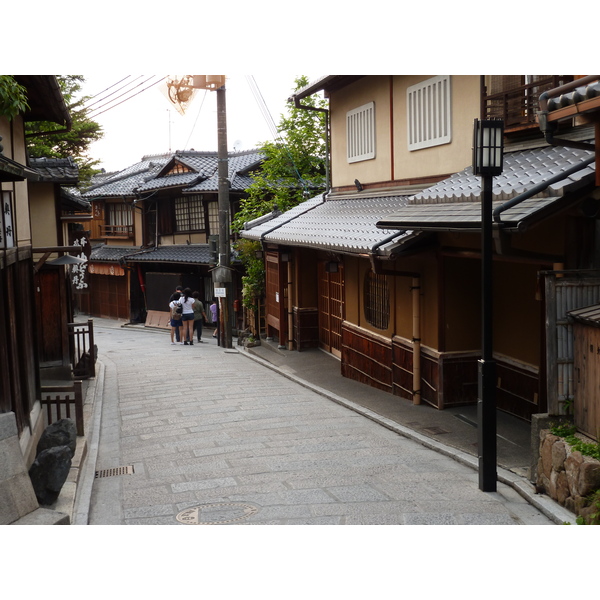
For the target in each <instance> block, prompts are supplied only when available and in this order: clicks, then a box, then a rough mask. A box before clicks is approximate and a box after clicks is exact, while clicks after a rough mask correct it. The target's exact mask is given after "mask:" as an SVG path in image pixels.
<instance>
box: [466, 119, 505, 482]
mask: <svg viewBox="0 0 600 600" xmlns="http://www.w3.org/2000/svg"><path fill="white" fill-rule="evenodd" d="M503 140H504V121H502V120H499V119H498V120H496V119H491V120H478V119H475V124H474V131H473V174H474V175H480V176H481V183H482V199H481V338H482V340H481V360H479V375H478V395H477V425H478V430H477V434H478V435H477V437H478V440H477V441H478V444H477V445H478V455H479V489H480V490H482V491H484V492H495V491H496V480H497V472H496V362H495V361H494V357H493V352H494V345H493V327H492V326H493V310H492V308H493V305H492V301H493V288H492V244H493V238H492V184H493V178H494V176H495V175H500V173H502V155H503Z"/></svg>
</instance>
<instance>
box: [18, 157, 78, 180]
mask: <svg viewBox="0 0 600 600" xmlns="http://www.w3.org/2000/svg"><path fill="white" fill-rule="evenodd" d="M29 166H30V167H31V169H33V170H34V171H36V172H37V173H39V174H40V175H41V181H51V182H53V183H71V184H73V183H77V181H78V179H79V167H78V166H77V163H76V162H75V161H74V160H73V158H71V157H70V156H69V157H68V158H30V159H29Z"/></svg>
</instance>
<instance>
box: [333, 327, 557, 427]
mask: <svg viewBox="0 0 600 600" xmlns="http://www.w3.org/2000/svg"><path fill="white" fill-rule="evenodd" d="M478 359H479V356H478V355H477V353H474V352H436V351H434V350H431V349H429V348H421V399H422V401H423V402H426V403H427V404H430V405H431V406H433V407H435V408H438V409H440V410H441V409H445V408H450V407H452V406H463V405H468V404H475V403H476V402H477V384H478V369H477V366H478V363H477V361H478ZM341 369H342V375H344V377H348V378H350V379H354V380H355V381H360V382H361V383H365V384H367V385H370V386H372V387H375V388H377V389H380V390H383V391H385V392H389V393H393V394H394V395H396V396H400V397H401V398H405V399H407V400H412V399H413V392H414V390H413V345H412V343H411V342H410V341H409V340H406V339H404V338H402V337H399V336H394V337H393V338H392V339H389V338H386V337H384V336H381V335H378V334H376V333H373V332H371V331H368V330H366V329H363V328H361V327H357V326H356V325H353V324H352V323H349V322H348V321H344V322H343V325H342V366H341ZM497 369H498V370H497V372H498V388H497V406H498V408H499V409H501V410H505V411H506V412H510V413H511V414H514V415H516V416H519V417H522V418H523V419H526V420H530V419H531V415H532V414H534V413H537V412H543V410H544V408H545V407H544V406H540V404H539V402H538V401H539V398H540V394H539V386H540V381H539V377H538V376H537V374H536V373H533V372H532V371H528V370H526V369H524V368H522V367H519V366H515V365H513V364H510V363H509V362H507V361H502V360H501V359H499V360H498V367H497ZM515 390H519V393H518V394H517V393H516V392H515Z"/></svg>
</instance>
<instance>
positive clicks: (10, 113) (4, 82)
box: [0, 75, 29, 121]
mask: <svg viewBox="0 0 600 600" xmlns="http://www.w3.org/2000/svg"><path fill="white" fill-rule="evenodd" d="M28 108H29V105H28V104H27V90H26V89H25V88H24V87H23V86H22V85H19V84H18V83H17V82H16V81H15V79H14V77H11V76H10V75H0V117H6V118H7V119H8V120H9V121H10V120H12V119H14V118H15V117H16V116H17V115H18V114H19V113H21V112H25V111H26V110H27V109H28Z"/></svg>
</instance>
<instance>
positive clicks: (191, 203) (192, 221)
mask: <svg viewBox="0 0 600 600" xmlns="http://www.w3.org/2000/svg"><path fill="white" fill-rule="evenodd" d="M175 229H176V231H204V229H205V222H204V205H203V204H202V196H201V195H193V196H184V197H181V198H175Z"/></svg>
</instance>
